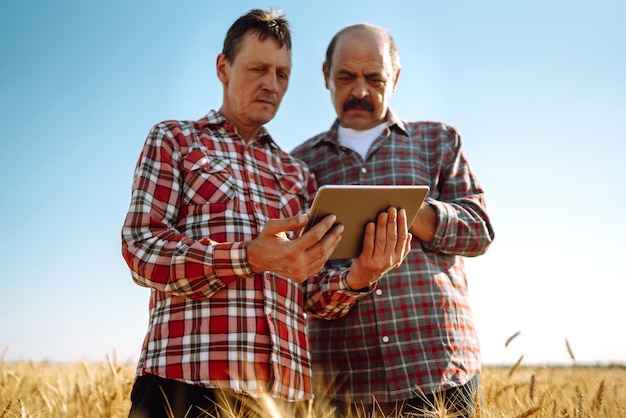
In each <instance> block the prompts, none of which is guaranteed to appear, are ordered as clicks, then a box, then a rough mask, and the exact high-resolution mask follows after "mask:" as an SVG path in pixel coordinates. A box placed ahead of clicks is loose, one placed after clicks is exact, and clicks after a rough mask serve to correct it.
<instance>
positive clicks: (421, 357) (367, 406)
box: [292, 24, 494, 418]
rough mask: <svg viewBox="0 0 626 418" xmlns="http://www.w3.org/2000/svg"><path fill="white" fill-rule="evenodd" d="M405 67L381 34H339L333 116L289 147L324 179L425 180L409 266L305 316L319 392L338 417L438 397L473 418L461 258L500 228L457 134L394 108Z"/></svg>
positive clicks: (329, 65)
mask: <svg viewBox="0 0 626 418" xmlns="http://www.w3.org/2000/svg"><path fill="white" fill-rule="evenodd" d="M400 70H401V67H400V59H399V55H398V51H397V48H396V45H395V42H394V40H393V38H392V37H391V36H390V35H389V33H388V32H387V31H386V30H385V29H383V28H380V27H377V26H374V25H370V24H358V25H353V26H349V27H347V28H345V29H343V30H341V31H340V32H339V33H337V34H336V35H335V37H334V38H333V39H332V41H331V43H330V45H329V47H328V51H327V54H326V61H325V63H324V65H323V72H324V79H325V82H326V88H327V89H329V90H330V94H331V98H332V102H333V105H334V107H335V111H336V113H337V120H336V121H335V123H334V124H333V126H332V127H331V129H330V130H329V131H327V132H323V133H321V134H319V135H317V136H315V137H313V138H311V139H309V140H308V141H306V142H305V143H304V144H302V145H300V146H299V147H297V148H296V149H295V150H294V151H293V152H292V155H294V156H295V157H298V158H300V159H302V160H303V161H304V162H305V163H307V164H308V165H309V168H310V169H311V171H312V172H313V173H314V174H315V176H316V179H317V182H318V184H319V185H320V186H322V185H325V184H364V185H387V184H396V185H411V184H426V185H428V186H430V192H429V196H428V197H427V198H426V200H425V202H424V204H423V205H422V207H421V208H420V210H419V211H418V214H417V216H416V217H415V220H414V221H413V222H412V224H411V225H410V228H409V230H410V231H411V233H412V235H413V237H414V238H413V242H412V245H411V251H410V252H409V254H408V256H407V257H406V259H405V260H404V262H403V264H402V266H400V268H398V269H394V270H391V271H389V272H388V273H386V274H385V275H384V276H383V277H382V279H380V280H378V281H377V282H376V284H375V287H376V288H375V290H374V291H373V292H370V293H369V294H368V295H367V296H366V297H363V298H361V299H360V300H359V301H358V302H356V304H355V305H354V306H353V307H352V308H351V310H350V311H349V312H348V314H347V315H345V316H343V317H341V318H339V319H336V320H333V321H327V320H324V319H320V318H316V317H315V315H311V316H310V318H311V319H310V322H309V336H310V338H311V351H312V356H313V357H312V358H313V369H314V373H313V375H314V381H315V385H314V387H315V389H316V391H319V392H320V393H323V394H327V395H328V396H330V397H333V398H334V399H333V402H332V403H333V405H334V407H335V408H336V410H337V411H338V413H337V416H341V417H343V416H350V417H354V418H356V417H360V416H368V417H370V416H372V415H375V416H378V414H380V413H382V415H383V416H388V415H390V414H391V416H396V415H395V414H398V413H402V414H407V416H411V414H412V413H413V414H416V415H419V416H422V415H421V414H420V413H423V411H424V410H428V409H429V408H431V407H432V406H433V405H437V404H438V403H440V404H441V405H437V406H438V407H439V408H440V409H439V410H440V411H441V410H444V409H445V410H446V411H447V413H448V414H450V416H455V417H456V416H458V417H469V416H471V415H472V405H473V403H474V394H475V393H476V392H477V390H478V373H479V371H480V353H479V344H478V339H477V335H476V331H475V329H474V322H473V320H472V314H471V310H470V307H469V302H468V296H467V279H466V276H465V269H464V267H463V259H462V257H463V256H477V255H480V254H482V253H484V252H485V251H486V249H487V248H488V247H489V245H490V244H491V242H492V240H493V238H494V234H493V230H492V228H491V222H490V220H489V216H488V215H487V212H486V208H485V200H484V192H483V190H482V188H481V186H480V184H479V182H478V179H477V178H476V176H475V175H474V173H473V172H472V171H471V169H470V166H469V164H468V161H467V159H466V157H465V155H464V153H463V151H462V150H461V137H460V135H459V133H458V132H457V130H456V129H455V128H453V127H451V126H449V125H446V124H444V123H437V122H407V121H403V120H401V119H399V118H398V117H397V116H396V115H395V114H394V113H393V112H392V110H391V109H390V107H389V102H390V99H391V96H392V94H393V92H394V91H395V88H396V85H397V82H398V77H399V76H400ZM349 263H350V260H343V261H336V260H333V261H330V262H328V264H327V267H329V268H331V267H332V268H342V267H345V266H346V265H349Z"/></svg>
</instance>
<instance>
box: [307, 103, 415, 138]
mask: <svg viewBox="0 0 626 418" xmlns="http://www.w3.org/2000/svg"><path fill="white" fill-rule="evenodd" d="M387 126H388V127H389V129H391V130H397V131H398V132H399V133H401V134H403V135H404V136H409V132H408V131H407V129H406V124H405V123H404V121H402V120H401V119H400V118H399V117H398V116H397V115H396V114H395V113H394V111H393V110H391V108H389V109H388V110H387ZM338 131H339V119H335V121H334V122H333V125H332V126H331V127H330V130H329V131H328V135H320V136H318V137H317V138H316V139H315V141H314V143H313V144H312V145H317V144H318V143H319V142H321V141H327V142H334V143H339V139H338V138H339V135H338Z"/></svg>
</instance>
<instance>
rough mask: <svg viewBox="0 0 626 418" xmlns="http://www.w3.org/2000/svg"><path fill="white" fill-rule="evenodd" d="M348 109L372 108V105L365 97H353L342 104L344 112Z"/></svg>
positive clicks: (370, 109)
mask: <svg viewBox="0 0 626 418" xmlns="http://www.w3.org/2000/svg"><path fill="white" fill-rule="evenodd" d="M350 109H362V110H369V111H372V110H374V105H373V104H372V103H371V102H370V101H369V100H367V99H357V98H356V97H353V98H352V99H350V100H348V101H347V102H346V103H344V105H343V110H344V112H345V111H346V110H350Z"/></svg>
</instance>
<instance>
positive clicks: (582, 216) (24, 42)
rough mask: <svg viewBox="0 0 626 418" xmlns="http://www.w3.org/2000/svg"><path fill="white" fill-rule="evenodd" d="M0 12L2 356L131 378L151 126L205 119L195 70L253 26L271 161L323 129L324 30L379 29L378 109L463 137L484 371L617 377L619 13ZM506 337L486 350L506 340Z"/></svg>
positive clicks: (623, 231) (46, 5) (176, 5)
mask: <svg viewBox="0 0 626 418" xmlns="http://www.w3.org/2000/svg"><path fill="white" fill-rule="evenodd" d="M314 3H315V4H313V2H305V3H303V2H299V1H295V0H291V1H290V0H284V1H274V2H271V3H266V2H258V1H237V2H209V1H206V0H205V1H199V0H196V1H180V2H165V1H161V0H157V1H152V2H149V3H148V2H123V1H119V0H114V1H109V2H93V1H65V2H44V1H32V2H22V1H18V0H6V1H2V2H1V3H0V16H2V20H3V24H2V25H0V51H1V53H2V65H1V66H0V86H1V89H0V91H1V92H2V93H1V95H0V118H1V122H2V125H1V126H2V135H1V139H0V141H1V147H0V190H1V193H0V199H1V204H0V216H1V218H2V219H3V227H2V231H3V235H2V236H3V239H0V351H2V350H5V359H7V360H18V359H28V360H33V361H42V360H49V361H82V360H87V361H101V360H104V359H105V356H106V355H107V354H111V353H113V352H116V353H117V356H118V358H120V359H121V360H122V361H126V360H128V361H131V362H134V361H135V359H136V358H137V357H138V354H139V350H140V345H141V341H142V339H143V335H144V333H145V329H146V325H147V313H148V310H147V302H148V290H147V289H144V288H140V287H138V286H137V285H135V284H134V283H133V282H132V280H131V278H130V274H129V273H128V269H127V267H126V265H125V264H124V262H123V260H122V257H121V254H120V228H121V225H122V222H123V220H124V216H125V213H126V210H127V208H128V203H129V198H130V186H131V179H132V174H133V169H134V166H135V162H136V160H137V157H138V155H139V151H140V149H141V146H142V144H143V141H144V139H145V137H146V134H147V133H148V130H149V129H150V127H151V126H152V125H153V124H154V123H156V122H159V121H161V120H164V119H197V118H200V117H202V116H203V115H204V114H205V113H206V112H207V111H208V110H210V109H212V108H218V107H219V106H220V104H221V99H222V91H221V85H220V84H219V83H218V81H217V79H216V76H215V58H216V56H217V54H218V53H219V52H220V50H221V45H222V41H223V38H224V35H225V33H226V30H227V29H228V27H229V26H230V24H231V23H232V22H233V21H234V20H235V19H236V18H237V17H239V16H240V15H241V14H243V13H245V12H246V11H247V10H249V9H251V8H257V7H259V8H268V7H270V6H273V7H275V8H279V9H282V10H283V11H284V12H285V14H286V15H287V17H288V18H289V20H290V21H291V24H292V28H293V41H294V51H293V71H292V77H291V80H290V85H289V90H288V92H287V94H286V96H285V99H284V100H283V103H282V105H281V108H280V110H279V112H278V115H277V116H276V118H275V119H274V120H273V121H272V122H270V124H269V125H268V128H269V129H270V132H271V133H272V135H273V136H274V137H275V139H276V140H277V142H278V143H279V144H280V145H281V146H282V147H283V148H285V149H286V150H291V149H292V148H293V147H295V146H296V145H297V144H299V143H300V142H302V141H303V140H305V139H306V138H308V137H310V136H312V135H314V134H316V133H318V132H320V131H322V130H326V129H327V128H328V127H329V126H330V125H331V123H332V122H333V119H334V112H333V109H332V106H331V102H330V96H329V94H328V91H327V90H325V88H324V84H323V78H322V73H321V64H322V61H323V57H324V52H325V49H326V46H327V44H328V42H329V41H330V38H331V37H332V36H333V34H334V33H335V32H336V31H338V30H339V29H341V28H342V27H343V26H345V25H348V24H352V23H357V22H364V21H365V22H370V23H374V24H377V25H381V26H384V27H386V28H388V30H389V31H390V32H391V34H392V35H393V36H394V38H395V39H396V42H397V44H398V47H399V50H400V57H401V64H402V66H403V70H402V75H401V78H400V82H399V85H398V90H397V92H396V94H395V95H394V97H393V99H392V102H391V105H392V108H393V109H394V110H395V111H396V113H397V114H398V115H399V116H400V117H402V118H405V119H410V120H442V121H445V122H447V123H450V124H452V125H454V126H456V127H457V128H459V130H460V131H461V134H462V135H463V140H464V147H465V151H466V153H467V156H468V158H469V160H470V163H471V165H472V168H473V169H474V171H475V172H476V173H477V174H478V176H479V178H480V180H481V182H482V184H483V186H484V188H485V189H486V192H487V203H488V208H489V211H490V213H491V215H492V218H493V223H494V227H495V230H496V241H495V242H494V244H493V246H492V247H491V249H490V250H489V252H488V253H487V254H486V255H484V256H482V257H480V258H477V259H471V260H467V268H468V271H469V280H470V298H471V301H472V304H473V307H474V315H475V318H476V322H477V326H478V331H479V335H480V337H481V342H482V349H483V357H484V361H485V363H489V364H499V363H503V362H507V363H511V362H515V361H516V360H517V359H518V358H519V356H520V355H522V354H523V355H524V359H525V360H524V362H525V363H536V364H542V363H563V364H568V363H570V362H571V360H570V358H569V354H568V352H567V349H566V345H565V339H567V340H568V341H569V343H570V346H571V348H572V351H573V352H574V354H575V356H576V361H577V362H579V363H583V362H584V363H612V362H619V363H626V334H625V333H624V332H623V326H622V322H623V320H624V317H625V314H624V308H623V305H624V303H623V300H624V296H623V295H624V294H626V273H625V269H624V264H623V261H622V257H623V256H624V254H623V253H624V250H625V249H626V245H625V244H624V237H625V236H626V223H625V222H624V220H623V213H624V210H623V208H624V207H625V206H626V194H625V190H626V188H625V186H624V183H625V180H626V164H624V162H623V156H624V154H625V153H626V135H625V134H624V128H623V126H622V124H623V122H624V120H626V117H625V116H626V98H625V97H626V48H624V44H623V42H624V39H626V25H625V24H624V22H625V21H626V19H625V18H626V5H625V4H624V3H623V2H621V1H618V0H615V1H608V0H599V1H596V2H593V3H591V2H582V1H548V2H546V1H539V0H530V1H525V2H497V1H474V2H462V1H452V0H442V1H437V2H434V1H414V2H409V1H398V0H387V1H385V2H380V1H362V2H358V6H356V3H354V2H338V1H327V0H318V1H316V2H314ZM517 331H520V332H521V334H520V336H519V337H517V338H516V339H515V340H513V341H512V342H511V344H510V345H509V346H508V347H506V348H505V342H506V340H507V338H508V337H509V336H511V335H512V334H514V333H515V332H517Z"/></svg>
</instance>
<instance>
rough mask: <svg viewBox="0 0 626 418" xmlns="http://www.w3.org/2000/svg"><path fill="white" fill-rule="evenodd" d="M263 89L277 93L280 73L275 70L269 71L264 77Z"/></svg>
mask: <svg viewBox="0 0 626 418" xmlns="http://www.w3.org/2000/svg"><path fill="white" fill-rule="evenodd" d="M263 89H265V90H267V91H269V92H272V93H275V92H277V91H278V75H277V74H276V73H275V72H273V71H268V72H267V74H266V75H265V77H264V78H263Z"/></svg>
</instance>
